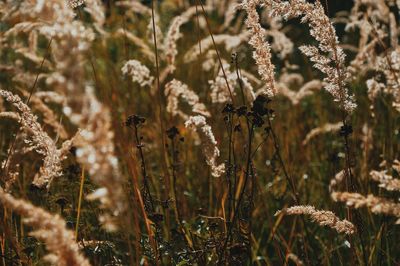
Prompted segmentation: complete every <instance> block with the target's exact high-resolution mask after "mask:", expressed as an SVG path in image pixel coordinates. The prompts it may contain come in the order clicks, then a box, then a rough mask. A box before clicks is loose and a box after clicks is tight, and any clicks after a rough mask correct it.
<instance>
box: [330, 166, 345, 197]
mask: <svg viewBox="0 0 400 266" xmlns="http://www.w3.org/2000/svg"><path fill="white" fill-rule="evenodd" d="M345 177H346V171H345V170H341V171H339V172H338V173H336V175H335V177H334V178H332V179H331V181H330V182H329V192H333V191H334V190H336V189H337V187H338V186H339V184H341V183H342V181H343V179H344V178H345Z"/></svg>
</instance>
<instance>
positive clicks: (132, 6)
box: [115, 1, 151, 16]
mask: <svg viewBox="0 0 400 266" xmlns="http://www.w3.org/2000/svg"><path fill="white" fill-rule="evenodd" d="M115 5H116V6H120V7H123V8H124V9H126V10H127V11H132V12H134V13H138V14H142V15H148V16H151V8H149V7H147V6H145V5H143V4H142V3H140V2H139V1H118V2H115Z"/></svg>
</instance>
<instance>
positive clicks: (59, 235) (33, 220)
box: [0, 188, 90, 266]
mask: <svg viewBox="0 0 400 266" xmlns="http://www.w3.org/2000/svg"><path fill="white" fill-rule="evenodd" d="M0 202H1V203H2V205H3V206H4V207H5V208H10V209H12V210H13V211H14V212H16V213H18V214H19V215H21V216H22V217H23V222H24V223H25V224H26V225H28V226H29V227H32V228H33V231H32V232H31V233H30V235H32V236H33V237H36V238H37V239H39V240H41V241H43V242H44V243H45V244H46V248H47V250H48V251H49V252H50V254H48V255H46V256H45V257H44V259H45V260H47V261H48V262H50V263H51V264H53V265H59V266H90V263H89V261H88V260H87V259H86V258H85V257H84V256H83V255H82V254H81V253H80V251H79V246H78V244H77V243H76V240H75V237H74V233H73V232H72V231H70V230H68V229H67V228H66V224H65V221H64V220H63V219H62V218H61V217H60V216H59V215H58V214H56V215H53V214H50V213H48V212H47V211H45V210H43V209H42V208H39V207H35V206H33V205H32V204H31V203H29V202H27V201H24V200H18V199H15V198H14V197H13V196H11V195H10V194H8V193H6V192H4V190H3V189H2V188H0Z"/></svg>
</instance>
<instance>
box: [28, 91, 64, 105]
mask: <svg viewBox="0 0 400 266" xmlns="http://www.w3.org/2000/svg"><path fill="white" fill-rule="evenodd" d="M33 95H35V96H36V97H37V98H39V99H41V100H42V101H44V102H45V103H55V104H60V105H62V106H64V105H65V104H66V100H65V97H64V96H63V95H61V94H59V93H57V92H55V91H37V92H35V93H34V94H33Z"/></svg>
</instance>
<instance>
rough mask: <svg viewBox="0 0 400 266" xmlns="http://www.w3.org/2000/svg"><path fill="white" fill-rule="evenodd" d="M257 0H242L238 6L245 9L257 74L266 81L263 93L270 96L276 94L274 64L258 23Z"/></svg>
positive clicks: (264, 33) (264, 32)
mask: <svg viewBox="0 0 400 266" xmlns="http://www.w3.org/2000/svg"><path fill="white" fill-rule="evenodd" d="M258 4H260V1H259V0H243V2H242V3H241V4H240V8H242V9H244V10H246V13H247V19H246V20H245V23H246V26H247V28H248V29H249V32H250V35H251V37H250V41H249V44H250V45H251V46H253V48H254V51H253V58H254V60H255V61H256V64H257V67H258V74H259V75H260V76H261V79H262V80H263V81H265V82H266V88H265V93H266V94H267V95H268V96H269V97H272V96H274V95H275V94H276V88H275V78H274V69H275V66H274V65H273V64H272V62H271V48H270V45H269V43H268V42H267V41H266V40H265V36H266V30H265V29H263V28H262V27H261V25H260V22H259V20H260V16H259V15H258V13H257V9H256V7H257V5H258Z"/></svg>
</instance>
